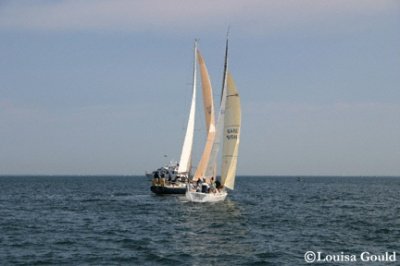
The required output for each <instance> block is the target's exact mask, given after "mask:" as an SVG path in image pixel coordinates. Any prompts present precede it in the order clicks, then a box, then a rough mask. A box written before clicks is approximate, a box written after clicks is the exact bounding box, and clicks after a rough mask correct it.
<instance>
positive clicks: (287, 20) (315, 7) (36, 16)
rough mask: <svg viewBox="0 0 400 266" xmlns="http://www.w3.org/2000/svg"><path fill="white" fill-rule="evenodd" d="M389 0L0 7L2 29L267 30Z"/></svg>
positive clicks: (78, 1) (367, 10) (122, 1)
mask: <svg viewBox="0 0 400 266" xmlns="http://www.w3.org/2000/svg"><path fill="white" fill-rule="evenodd" d="M392 5H394V2H390V1H373V0H365V1H351V0H346V1H345V0H338V1H312V0H304V1H297V0H296V1H294V0H288V1H281V0H275V1H263V0H249V1H239V0H219V1H192V0H188V1H182V0H169V1H164V0H137V1H130V0H119V1H115V0H64V1H45V0H42V1H8V2H5V3H4V2H3V4H2V6H0V28H2V29H25V30H54V31H58V30H70V31H76V30H112V31H115V30H123V31H134V32H137V31H149V30H150V31H152V30H164V31H165V30H166V31H172V32H174V31H177V32H180V31H187V30H210V31H213V30H218V31H219V30H221V29H225V28H226V26H227V24H232V25H235V29H237V28H239V29H241V30H246V31H255V32H257V31H268V30H274V29H277V28H282V27H283V28H285V27H293V26H296V25H298V24H299V23H300V24H301V23H320V22H322V21H328V20H329V17H335V16H336V17H337V16H339V17H341V16H352V15H368V14H374V13H377V12H381V11H383V10H389V9H390V8H391V6H392Z"/></svg>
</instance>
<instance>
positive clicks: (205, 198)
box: [185, 191, 228, 202]
mask: <svg viewBox="0 0 400 266" xmlns="http://www.w3.org/2000/svg"><path fill="white" fill-rule="evenodd" d="M227 195H228V193H227V192H226V191H221V192H216V193H213V192H211V193H202V192H193V191H186V194H185V196H186V199H187V200H188V201H191V202H218V201H224V200H225V198H226V196H227Z"/></svg>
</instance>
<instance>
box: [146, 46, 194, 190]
mask: <svg viewBox="0 0 400 266" xmlns="http://www.w3.org/2000/svg"><path fill="white" fill-rule="evenodd" d="M196 64H197V41H195V42H194V60H193V87H192V100H191V105H190V111H189V119H188V123H187V127H186V134H185V138H184V141H183V145H182V151H181V156H180V160H179V163H176V164H171V163H170V164H169V165H168V166H164V167H161V168H158V169H157V170H155V171H153V173H152V177H153V179H152V186H151V188H150V189H151V191H152V192H154V193H156V194H185V191H186V183H187V181H188V180H189V178H190V175H191V173H190V170H191V167H192V150H193V137H194V126H195V112H196V90H197V88H196V87H197V67H196Z"/></svg>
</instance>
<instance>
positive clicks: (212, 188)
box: [210, 176, 215, 193]
mask: <svg viewBox="0 0 400 266" xmlns="http://www.w3.org/2000/svg"><path fill="white" fill-rule="evenodd" d="M210 192H213V193H215V182H214V177H213V176H212V177H211V178H210Z"/></svg>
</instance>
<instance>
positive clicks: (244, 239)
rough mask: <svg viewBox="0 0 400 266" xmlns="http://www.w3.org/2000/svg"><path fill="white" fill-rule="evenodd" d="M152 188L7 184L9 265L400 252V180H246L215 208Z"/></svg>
mask: <svg viewBox="0 0 400 266" xmlns="http://www.w3.org/2000/svg"><path fill="white" fill-rule="evenodd" d="M149 185H150V184H149V181H148V180H147V179H146V178H144V177H118V176H115V177H84V176H82V177H0V264H1V265H19V264H26V265H42V264H50V265H77V264H79V265H82V264H83V265H85V264H86V265H121V264H130V265H302V264H304V253H305V252H306V251H308V250H311V251H315V252H317V251H321V252H324V253H325V254H340V252H344V253H345V254H360V253H361V252H363V251H369V252H371V253H383V252H385V251H390V252H393V251H397V252H400V197H399V191H400V178H383V177H381V178H361V177H360V178H354V177H352V178H346V177H337V178H335V177H304V178H302V179H301V180H298V179H297V178H295V177H239V178H238V179H237V184H236V185H237V190H235V191H234V192H233V193H231V194H230V195H229V196H228V197H229V198H228V199H227V200H226V201H225V202H220V203H214V204H194V203H189V202H186V201H185V200H184V198H182V197H181V196H156V195H153V194H152V193H151V192H150V189H149ZM397 261H398V262H397V263H396V262H395V263H392V265H396V264H397V265H399V264H400V263H399V261H400V255H398V258H397ZM325 265H335V263H330V264H325ZM351 265H361V263H351ZM368 265H377V263H370V264H368Z"/></svg>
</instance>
